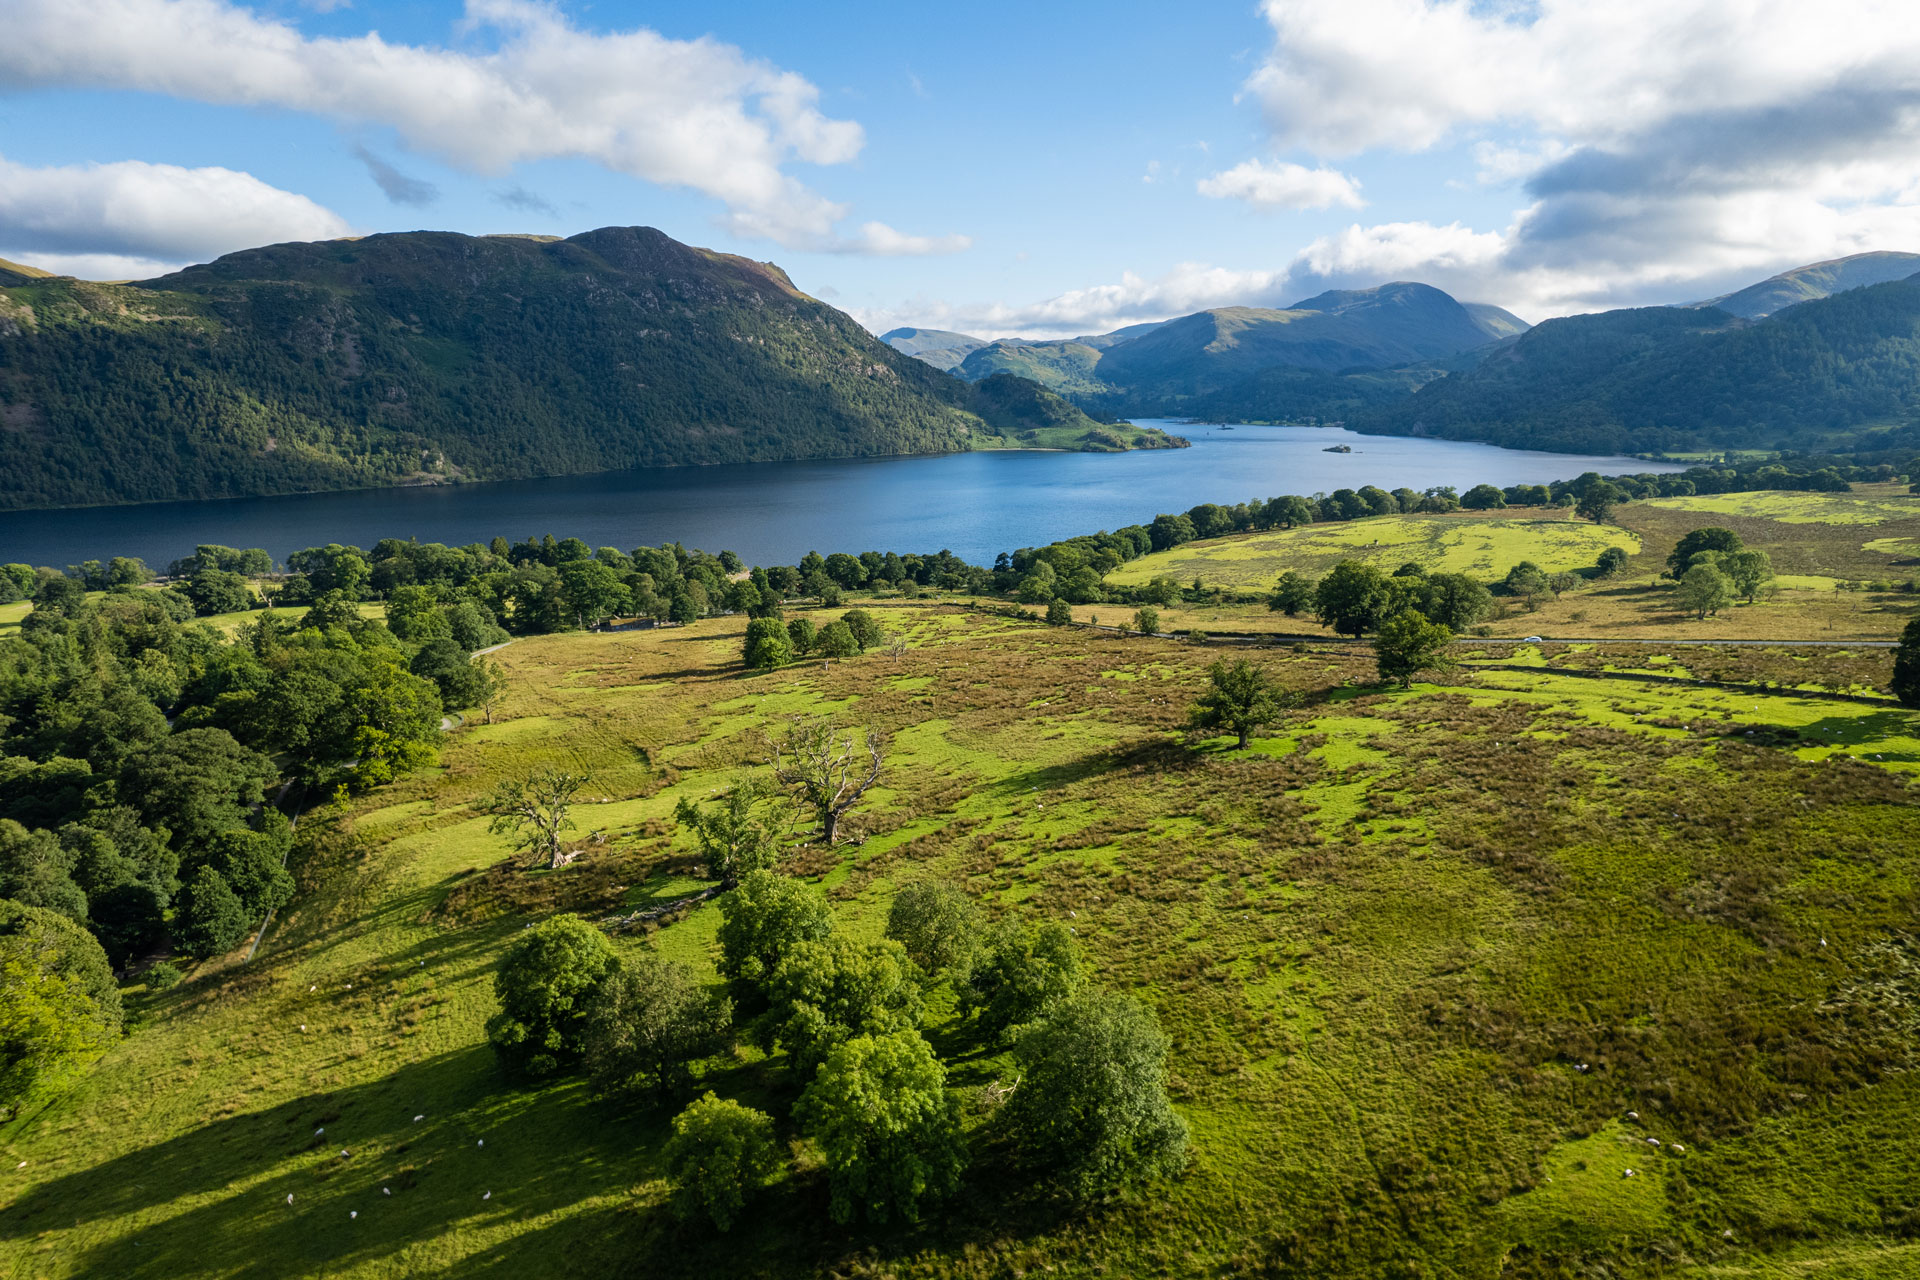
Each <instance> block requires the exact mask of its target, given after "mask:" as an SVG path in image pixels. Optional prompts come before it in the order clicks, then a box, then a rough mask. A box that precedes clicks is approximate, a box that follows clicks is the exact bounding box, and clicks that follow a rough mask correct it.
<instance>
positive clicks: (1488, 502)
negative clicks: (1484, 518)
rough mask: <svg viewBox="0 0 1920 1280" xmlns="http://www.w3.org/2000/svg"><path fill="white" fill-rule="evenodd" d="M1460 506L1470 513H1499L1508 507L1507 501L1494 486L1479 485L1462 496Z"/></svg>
mask: <svg viewBox="0 0 1920 1280" xmlns="http://www.w3.org/2000/svg"><path fill="white" fill-rule="evenodd" d="M1460 505H1461V506H1462V507H1464V508H1466V509H1467V510H1468V511H1497V510H1499V509H1500V508H1502V507H1504V506H1506V505H1507V499H1506V495H1505V494H1503V493H1502V492H1501V491H1500V490H1498V489H1496V488H1494V487H1493V486H1492V485H1490V484H1477V485H1475V486H1473V488H1471V489H1469V490H1467V491H1466V492H1465V493H1463V494H1461V495H1460Z"/></svg>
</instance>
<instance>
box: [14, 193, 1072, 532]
mask: <svg viewBox="0 0 1920 1280" xmlns="http://www.w3.org/2000/svg"><path fill="white" fill-rule="evenodd" d="M1010 406H1019V407H1018V408H1015V409H1013V410H1012V411H1010ZM1035 408H1039V409H1041V410H1043V411H1042V412H1039V413H1038V414H1037V415H1036V414H1031V413H1028V412H1027V411H1028V410H1031V409H1035ZM0 420H4V422H5V424H6V426H7V427H8V428H9V429H8V430H6V431H0V475H3V476H5V477H6V479H5V481H4V484H3V485H0V508H11V509H20V508H36V507H52V506H66V505H75V504H84V503H115V502H148V501H159V500H166V499H177V498H215V497H230V496H240V495H249V494H275V493H290V492H298V491H307V490H323V489H342V488H353V487H363V486H379V485H393V484H416V483H445V482H449V481H456V480H498V479H508V478H514V477H524V476H543V475H565V474H578V473H583V472H592V471H606V470H615V469H621V468H628V467H641V466H677V465H687V464H695V463H715V462H747V461H773V460H782V459H795V458H828V457H860V456H876V455H888V454H905V453H938V452H946V451H951V450H959V449H967V448H969V447H971V446H972V445H973V444H975V443H977V442H979V441H980V440H981V438H982V437H993V438H995V439H1003V438H1006V437H1011V436H1017V435H1018V433H1019V432H1021V431H1024V430H1028V429H1031V428H1034V427H1037V426H1043V425H1044V426H1058V425H1060V424H1061V421H1062V420H1066V421H1069V422H1071V423H1072V424H1073V425H1075V426H1077V427H1078V428H1079V429H1080V430H1082V431H1092V430H1094V429H1095V428H1096V427H1098V425H1099V424H1098V423H1096V422H1094V421H1093V420H1091V419H1088V418H1085V417H1084V416H1081V415H1080V414H1079V413H1078V411H1077V410H1075V409H1073V408H1072V407H1071V406H1068V405H1065V404H1064V403H1061V402H1058V401H1057V400H1055V399H1054V398H1053V397H1051V396H1050V395H1047V394H1045V393H1038V394H1036V395H1033V396H1028V397H1025V398H1020V397H1011V398H1010V397H1006V396H1000V397H989V398H983V397H982V396H981V394H980V393H979V392H978V391H977V390H976V389H975V388H974V387H972V386H970V385H969V384H967V383H966V382H963V381H961V380H959V379H956V378H953V377H950V376H948V375H946V374H943V373H941V372H939V371H938V370H935V369H932V368H929V367H928V366H927V365H925V364H923V363H921V362H920V361H917V360H914V359H912V358H910V357H908V356H905V355H902V354H901V353H899V352H897V351H895V350H894V349H893V348H891V347H889V346H887V345H886V344H884V343H882V342H879V341H878V340H876V339H875V338H873V337H872V336H871V335H870V334H868V333H867V332H866V331H865V330H864V329H862V328H861V327H860V326H859V325H858V324H857V323H855V322H854V321H853V320H852V319H851V318H850V317H848V316H846V315H845V314H843V313H841V312H840V311H837V310H835V309H834V308H832V307H829V306H827V305H826V304H824V303H822V302H819V301H816V300H815V299H813V298H810V297H807V296H806V295H804V294H802V293H800V292H799V291H798V290H796V289H795V288H794V287H793V284H792V282H791V281H789V280H788V279H787V277H786V275H785V274H784V273H783V272H782V271H781V270H780V269H779V268H778V267H775V266H772V265H771V264H767V263H760V262H753V261H750V260H748V259H745V258H738V257H732V256H729V255H725V254H718V253H711V252H708V251H705V250H701V249H696V248H692V247H690V246H687V245H683V244H680V243H678V242H676V241H674V240H672V239H670V238H668V237H667V236H665V235H663V234H661V233H660V232H658V231H654V230H651V229H648V228H605V229H602V230H599V231H592V232H587V233H585V234H582V235H578V236H573V237H570V238H568V239H565V240H552V239H545V240H542V239H535V238H528V237H507V236H493V237H471V236H463V235H454V234H450V233H440V232H415V233H407V234H397V235H381V236H372V237H368V238H366V239H361V240H340V241H330V242H326V243H316V244H283V245H273V246H269V247H267V248H263V249H255V250H249V251H247V252H244V253H236V254H232V255H229V256H227V257H225V258H222V259H220V260H219V261H217V262H213V263H210V264H207V265H205V266H198V267H192V268H189V269H187V270H185V271H181V272H178V273H176V274H174V275H170V276H166V277H163V278H161V279H158V280H151V281H146V282H144V283H141V284H138V285H133V286H115V285H99V284H89V283H85V282H81V281H76V280H72V279H67V278H35V279H30V280H24V281H22V282H19V283H15V284H13V285H11V286H10V287H7V288H4V289H0Z"/></svg>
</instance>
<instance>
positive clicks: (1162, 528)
mask: <svg viewBox="0 0 1920 1280" xmlns="http://www.w3.org/2000/svg"><path fill="white" fill-rule="evenodd" d="M1195 536H1196V534H1195V532H1194V528H1193V521H1191V520H1189V519H1188V518H1187V517H1185V516H1173V515H1157V516H1155V517H1154V518H1153V523H1152V524H1150V525H1148V526H1147V537H1148V538H1149V539H1150V540H1151V541H1152V543H1153V549H1154V550H1155V551H1165V550H1167V549H1169V548H1171V547H1177V546H1179V545H1180V544H1182V543H1185V542H1192V541H1193V540H1194V538H1195Z"/></svg>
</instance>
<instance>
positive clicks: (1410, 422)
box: [886, 253, 1920, 453]
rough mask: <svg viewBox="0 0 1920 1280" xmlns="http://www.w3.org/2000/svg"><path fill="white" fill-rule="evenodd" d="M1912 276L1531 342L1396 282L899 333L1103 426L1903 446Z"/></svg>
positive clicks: (1831, 285) (1918, 412) (1894, 275)
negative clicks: (1190, 308) (1105, 319)
mask: <svg viewBox="0 0 1920 1280" xmlns="http://www.w3.org/2000/svg"><path fill="white" fill-rule="evenodd" d="M1916 273H1920V254H1910V253H1864V254H1857V255H1854V256H1852V257H1848V258H1840V259H1836V260H1834V261H1831V262H1821V263H1815V264H1812V265H1810V266H1805V267H1800V268H1797V269H1795V270H1793V271H1787V272H1782V273H1781V274H1780V275H1777V276H1773V277H1771V278H1770V279H1767V280H1763V281H1761V282H1759V283H1757V284H1754V285H1752V286H1750V287H1748V288H1745V289H1741V290H1739V291H1738V292H1736V293H1730V294H1726V295H1724V296H1722V297H1719V298H1714V299H1710V300H1708V301H1706V302H1700V303H1692V304H1688V305H1685V306H1677V307H1648V308H1636V309H1629V310H1621V311H1609V312H1602V313H1599V314H1596V315H1584V316H1568V317H1564V318H1562V319H1556V320H1549V321H1546V322H1544V323H1542V324H1540V325H1538V326H1536V327H1529V326H1528V325H1527V323H1526V322H1525V321H1523V320H1521V319H1520V318H1519V317H1517V316H1515V315H1513V314H1512V313H1510V312H1507V311H1504V310H1502V309H1501V308H1499V307H1495V306H1489V305H1486V304H1481V303H1461V302H1458V301H1456V300H1455V299H1453V298H1452V297H1450V296H1449V295H1447V294H1446V293H1443V292H1442V291H1440V290H1438V289H1435V288H1432V287H1431V286H1428V285H1424V284H1415V283H1405V282H1402V283H1394V284H1386V285H1381V286H1379V287H1378V288H1374V289H1358V290H1336V291H1333V292H1330V293H1324V294H1320V295H1318V296H1317V297H1313V298H1308V299H1306V300H1304V301H1301V302H1297V303H1294V304H1293V305H1292V306H1290V307H1287V308H1285V309H1284V310H1277V311H1276V310H1266V309H1260V308H1252V307H1222V308H1216V309H1214V310H1210V311H1201V312H1196V313H1195V314H1193V315H1188V316H1182V317H1180V318H1178V319H1174V320H1167V321H1160V322H1155V323H1149V324H1139V325H1132V326H1129V327H1128V328H1126V329H1121V330H1116V331H1115V332H1113V333H1110V334H1102V335H1098V336H1089V337H1079V338H1070V339H1060V340H1051V341H1020V340H1015V339H1001V340H998V341H994V342H985V341H983V340H981V339H979V338H975V337H971V336H969V335H966V334H959V333H948V332H944V331H942V332H938V333H937V335H936V334H934V333H933V332H932V331H927V330H912V331H902V330H895V331H894V333H895V334H899V333H907V332H910V333H914V334H920V335H927V336H926V337H924V338H922V339H921V344H922V350H923V352H924V353H923V354H922V355H921V358H922V359H928V360H936V359H937V360H939V361H941V362H942V363H943V364H944V366H945V367H949V368H952V369H954V370H955V371H956V372H957V373H959V374H960V376H961V377H964V378H980V377H985V376H989V375H991V374H994V373H1002V372H1006V373H1016V374H1019V375H1020V376H1022V377H1025V378H1029V379H1031V380H1033V381H1035V382H1038V383H1040V384H1041V385H1042V386H1046V387H1049V388H1051V389H1053V390H1055V391H1058V392H1059V393H1061V394H1062V395H1064V396H1066V397H1068V398H1069V399H1072V400H1074V401H1075V402H1077V403H1079V404H1080V405H1082V406H1084V407H1086V408H1087V409H1089V410H1090V411H1093V412H1095V413H1098V414H1102V415H1117V416H1135V417H1195V418H1204V419H1244V420H1249V421H1259V422H1274V421H1306V422H1315V421H1319V422H1329V421H1339V422H1344V423H1346V424H1347V425H1349V426H1352V427H1354V428H1356V429H1358V430H1362V431H1370V432H1376V433H1389V434H1407V435H1440V436H1447V437H1450V438H1455V439H1477V440H1491V441H1494V442H1496V443H1500V444H1507V445H1514V446H1517V447H1524V448H1534V449H1552V450H1561V451H1566V452H1581V453H1588V452H1609V451H1624V452H1646V451H1652V450H1682V449H1697V448H1719V447H1822V448H1868V447H1875V446H1886V447H1892V445H1891V444H1890V443H1889V442H1890V441H1892V440H1895V439H1898V440H1901V441H1905V440H1907V438H1908V437H1909V436H1910V435H1915V434H1916V432H1920V428H1916V427H1914V426H1913V424H1914V423H1915V422H1916V421H1920V332H1917V331H1916V327H1915V319H1914V316H1913V315H1910V314H1909V311H1910V309H1911V306H1912V303H1913V300H1914V298H1915V297H1916V296H1920V281H1916V280H1914V279H1911V278H1912V277H1915V275H1916ZM886 337H887V340H889V341H892V340H893V335H892V334H889V335H886ZM1910 428H1911V429H1910ZM1891 429H1899V430H1900V434H1899V435H1897V436H1895V435H1889V434H1888V430H1891ZM1914 443H1917V444H1920V439H1916V440H1915V441H1914ZM1901 447H1907V446H1905V445H1902V446H1901Z"/></svg>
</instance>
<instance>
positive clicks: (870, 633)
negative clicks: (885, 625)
mask: <svg viewBox="0 0 1920 1280" xmlns="http://www.w3.org/2000/svg"><path fill="white" fill-rule="evenodd" d="M840 621H842V622H844V623H846V624H847V630H848V631H850V632H851V633H852V634H853V642H854V644H856V645H858V646H859V649H860V652H861V653H865V652H866V651H867V650H869V649H871V648H873V647H874V646H876V645H880V644H884V643H886V639H887V633H886V632H884V631H882V630H881V629H880V624H879V623H878V622H875V621H874V619H873V615H872V614H870V613H868V612H867V611H866V610H865V609H849V610H847V611H846V613H844V614H842V615H841V617H840Z"/></svg>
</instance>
